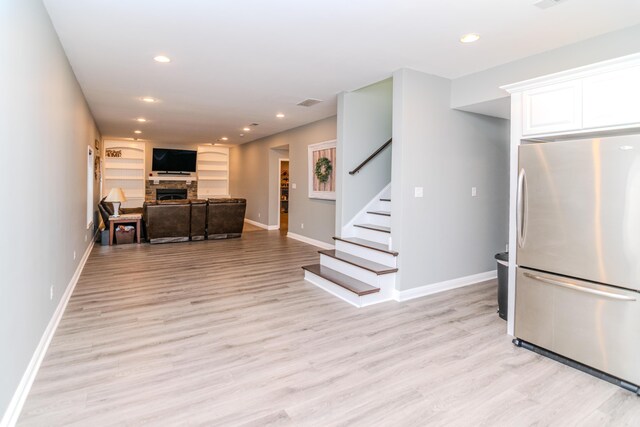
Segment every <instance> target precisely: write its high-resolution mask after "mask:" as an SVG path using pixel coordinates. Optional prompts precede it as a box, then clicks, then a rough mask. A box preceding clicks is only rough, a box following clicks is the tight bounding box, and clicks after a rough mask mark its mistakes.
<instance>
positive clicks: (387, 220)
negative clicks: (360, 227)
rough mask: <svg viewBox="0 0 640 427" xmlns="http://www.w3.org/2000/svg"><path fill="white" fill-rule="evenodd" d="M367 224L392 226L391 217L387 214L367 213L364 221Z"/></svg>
mask: <svg viewBox="0 0 640 427" xmlns="http://www.w3.org/2000/svg"><path fill="white" fill-rule="evenodd" d="M362 222H363V223H366V224H375V225H382V226H384V227H391V217H390V216H385V215H375V214H370V213H368V214H366V215H364V220H363V221H362Z"/></svg>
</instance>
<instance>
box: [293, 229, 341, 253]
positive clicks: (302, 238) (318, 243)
mask: <svg viewBox="0 0 640 427" xmlns="http://www.w3.org/2000/svg"><path fill="white" fill-rule="evenodd" d="M287 237H288V238H290V239H293V240H298V241H300V242H304V243H308V244H310V245H313V246H317V247H319V248H322V249H335V246H334V245H332V244H330V243H325V242H321V241H320V240H316V239H312V238H311V237H307V236H303V235H301V234H296V233H291V232H288V233H287Z"/></svg>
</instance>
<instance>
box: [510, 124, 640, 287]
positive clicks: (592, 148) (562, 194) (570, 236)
mask: <svg viewBox="0 0 640 427" xmlns="http://www.w3.org/2000/svg"><path fill="white" fill-rule="evenodd" d="M519 172H520V176H519V189H518V214H517V219H518V221H517V223H518V231H517V232H518V250H517V258H516V260H517V261H516V262H517V264H518V265H520V266H524V267H529V268H533V269H537V270H543V271H549V272H554V273H558V274H563V275H567V276H571V277H576V278H583V279H587V280H592V281H596V282H601V283H605V284H612V285H616V286H620V287H625V288H630V289H637V290H638V289H640V262H639V261H638V260H640V136H638V135H634V136H622V137H610V138H598V139H588V140H574V141H563V142H548V143H529V144H523V145H521V146H520V151H519Z"/></svg>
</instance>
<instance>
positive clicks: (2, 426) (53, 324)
mask: <svg viewBox="0 0 640 427" xmlns="http://www.w3.org/2000/svg"><path fill="white" fill-rule="evenodd" d="M96 235H97V233H96ZM96 235H94V236H93V238H92V239H91V243H89V246H88V247H87V250H86V251H85V252H84V255H83V256H82V259H81V260H80V263H79V264H78V267H77V268H76V271H75V273H73V276H72V277H71V280H70V281H69V284H68V285H67V289H66V290H65V291H64V294H63V295H62V298H60V302H59V303H58V307H56V311H55V312H54V313H53V316H52V317H51V320H49V324H48V325H47V328H46V329H45V331H44V334H42V337H41V338H40V342H39V343H38V347H36V350H35V352H34V353H33V356H31V360H30V361H29V365H28V366H27V369H26V370H25V372H24V374H23V375H22V379H21V380H20V384H18V388H17V389H16V391H15V393H14V394H13V397H12V398H11V402H9V406H8V407H7V410H6V411H5V413H4V415H3V417H2V420H0V427H9V426H14V425H15V424H16V423H17V422H18V417H19V416H20V412H21V411H22V407H23V406H24V402H25V401H26V400H27V396H28V395H29V391H30V390H31V386H32V385H33V381H34V380H35V378H36V374H37V373H38V369H40V365H41V364H42V360H43V359H44V356H45V354H46V353H47V349H48V348H49V344H50V343H51V339H52V338H53V335H54V334H55V332H56V329H57V328H58V324H59V323H60V319H62V315H63V314H64V310H65V309H66V308H67V304H68V303H69V298H71V294H72V293H73V290H74V289H75V287H76V284H77V283H78V279H79V278H80V274H82V270H83V269H84V265H85V264H86V262H87V259H88V258H89V255H90V254H91V250H92V249H93V246H94V245H95V240H96Z"/></svg>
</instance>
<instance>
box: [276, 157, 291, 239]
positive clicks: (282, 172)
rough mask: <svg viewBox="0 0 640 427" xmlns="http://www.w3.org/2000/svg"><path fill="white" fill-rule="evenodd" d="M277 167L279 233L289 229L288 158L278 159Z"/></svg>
mask: <svg viewBox="0 0 640 427" xmlns="http://www.w3.org/2000/svg"><path fill="white" fill-rule="evenodd" d="M279 164H280V166H279V167H278V176H279V180H278V184H279V190H278V195H279V196H280V197H279V199H280V202H279V205H278V226H279V227H280V233H281V234H287V231H289V159H280V162H279Z"/></svg>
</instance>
